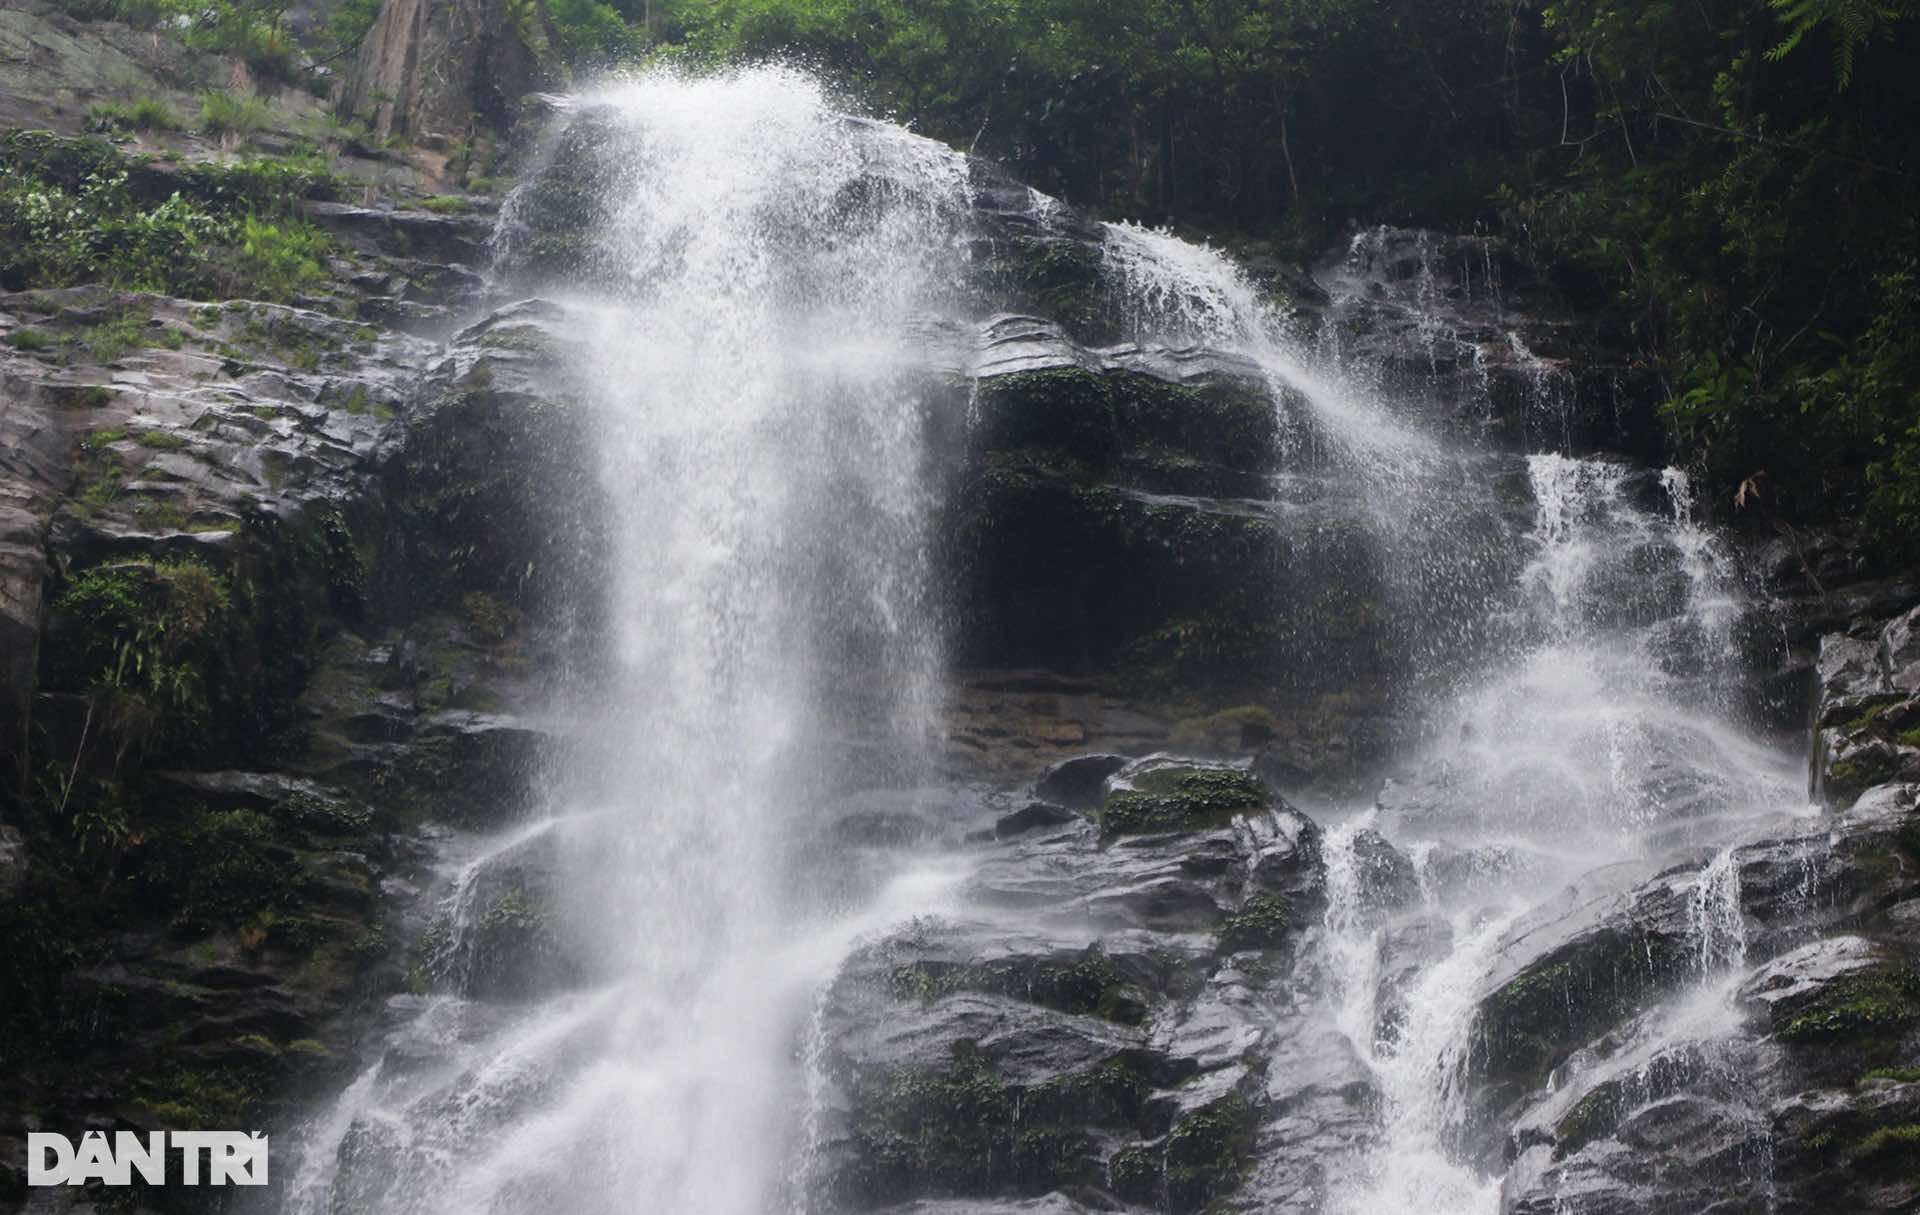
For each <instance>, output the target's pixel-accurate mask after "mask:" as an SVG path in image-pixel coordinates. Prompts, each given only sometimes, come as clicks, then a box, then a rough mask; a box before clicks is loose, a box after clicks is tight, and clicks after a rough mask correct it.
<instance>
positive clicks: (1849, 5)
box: [1767, 0, 1920, 89]
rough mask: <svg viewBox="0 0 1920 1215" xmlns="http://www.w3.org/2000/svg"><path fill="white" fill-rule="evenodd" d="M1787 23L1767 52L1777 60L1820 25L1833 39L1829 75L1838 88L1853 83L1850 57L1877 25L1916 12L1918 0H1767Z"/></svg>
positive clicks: (1864, 42)
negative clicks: (1783, 32)
mask: <svg viewBox="0 0 1920 1215" xmlns="http://www.w3.org/2000/svg"><path fill="white" fill-rule="evenodd" d="M1767 6H1768V7H1769V8H1771V9H1773V12H1774V16H1775V17H1776V18H1777V19H1778V20H1779V21H1780V22H1781V23H1782V24H1784V25H1785V26H1786V27H1787V34H1786V37H1785V38H1783V39H1781V41H1780V43H1779V45H1778V46H1775V47H1774V48H1773V49H1772V50H1769V51H1768V52H1767V58H1768V59H1771V60H1774V61H1775V62H1778V61H1779V60H1782V59H1785V58H1786V57H1787V56H1788V55H1791V54H1793V52H1794V51H1795V50H1796V49H1798V47H1799V46H1800V44H1801V43H1802V42H1805V41H1806V39H1807V35H1809V34H1811V33H1813V32H1814V31H1815V30H1817V29H1819V28H1821V27H1822V26H1825V27H1827V36H1828V38H1830V39H1831V40H1832V42H1833V76H1834V80H1835V81H1836V82H1837V83H1838V84H1839V86H1840V87H1841V88H1843V89H1844V88H1846V87H1847V86H1848V85H1849V84H1851V83H1853V65H1854V57H1855V55H1856V54H1857V53H1858V52H1859V50H1860V48H1861V47H1862V46H1865V45H1866V44H1867V43H1868V42H1869V41H1870V40H1872V38H1873V37H1874V36H1875V35H1876V34H1878V33H1880V31H1881V29H1882V28H1883V27H1885V26H1887V25H1890V24H1892V23H1893V22H1895V21H1898V20H1900V19H1901V18H1903V17H1912V16H1915V15H1916V14H1920V0H1767Z"/></svg>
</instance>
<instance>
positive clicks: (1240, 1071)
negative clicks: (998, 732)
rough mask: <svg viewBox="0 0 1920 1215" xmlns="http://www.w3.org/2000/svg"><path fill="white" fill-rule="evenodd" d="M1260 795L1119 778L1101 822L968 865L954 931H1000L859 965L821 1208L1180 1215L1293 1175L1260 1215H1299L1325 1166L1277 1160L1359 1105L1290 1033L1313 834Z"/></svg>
mask: <svg viewBox="0 0 1920 1215" xmlns="http://www.w3.org/2000/svg"><path fill="white" fill-rule="evenodd" d="M1096 762H1097V761H1096ZM1089 767H1090V765H1089V764H1088V763H1087V762H1086V761H1069V764H1067V765H1063V766H1062V767H1061V768H1057V769H1055V770H1054V772H1053V773H1051V774H1049V775H1048V776H1047V777H1045V778H1043V779H1042V780H1041V781H1040V782H1039V787H1040V788H1041V789H1059V788H1062V787H1064V786H1065V785H1067V784H1070V783H1072V781H1073V780H1075V779H1077V774H1078V773H1079V772H1083V771H1087V770H1089ZM1228 789H1231V790H1232V792H1231V793H1225V792H1220V793H1217V794H1216V790H1228ZM1268 797H1269V795H1268V794H1267V793H1266V792H1265V791H1264V790H1262V789H1261V788H1260V786H1259V784H1258V782H1257V781H1255V780H1253V779H1252V778H1251V777H1250V776H1249V775H1248V774H1247V773H1245V772H1244V770H1239V769H1231V768H1218V767H1207V766H1196V765H1193V764H1190V763H1183V762H1179V761H1174V760H1170V759H1157V760H1149V761H1145V762H1143V763H1141V764H1136V765H1133V766H1132V767H1130V768H1128V769H1124V770H1122V771H1120V772H1116V773H1113V774H1112V775H1110V776H1109V777H1108V778H1107V780H1106V786H1105V791H1104V793H1103V795H1102V796H1101V798H1100V799H1099V800H1100V805H1099V806H1098V808H1094V807H1092V806H1088V807H1087V808H1086V809H1085V810H1084V811H1082V812H1080V813H1075V812H1072V811H1064V810H1063V815H1064V816H1062V815H1054V816H1048V818H1047V820H1046V821H1043V822H1038V823H1035V824H1034V825H1032V826H1029V827H1027V828H1026V829H1024V830H1021V831H1018V832H1016V833H1010V834H1006V835H1004V836H1002V837H1000V838H998V839H997V840H996V842H993V843H988V844H985V845H983V847H984V850H985V851H984V854H983V855H982V857H981V859H980V864H979V866H978V868H977V869H976V870H975V872H974V875H973V877H972V879H971V881H970V882H969V898H968V906H969V907H970V908H972V909H973V910H972V911H971V912H970V913H969V914H970V915H977V916H985V917H997V916H998V915H1005V916H1007V917H1009V918H1008V919H1006V920H1004V921H1003V920H1001V919H999V918H982V919H971V918H969V919H955V920H943V921H940V922H922V923H919V924H918V925H917V926H916V927H915V928H914V929H913V930H911V931H910V932H909V933H907V934H904V935H899V936H894V937H890V938H888V939H886V940H884V941H882V942H879V943H877V944H875V945H874V946H872V947H870V948H868V949H866V950H863V951H862V952H861V953H859V954H858V955H856V957H855V958H854V959H853V960H852V961H851V962H850V963H849V964H848V965H847V967H846V968H845V969H844V970H843V972H842V974H841V975H840V977H839V979H838V980H837V981H836V982H835V984H834V986H833V989H832V991H831V993H830V995H829V997H828V1004H827V1008H826V1012H825V1018H824V1023H825V1024H826V1025H827V1026H828V1027H829V1035H830V1037H829V1042H828V1044H827V1048H826V1049H827V1051H828V1058H827V1062H826V1066H827V1067H828V1069H829V1070H830V1072H831V1073H832V1074H833V1075H834V1077H835V1079H836V1081H837V1084H836V1092H837V1093H838V1094H839V1097H838V1100H837V1101H836V1102H835V1103H834V1105H833V1106H832V1107H831V1108H830V1109H828V1110H826V1111H824V1114H825V1116H826V1117H827V1119H828V1122H827V1124H826V1130H825V1132H824V1135H825V1138H824V1142H823V1145H822V1147H821V1149H820V1150H821V1152H822V1160H823V1162H824V1163H823V1167H822V1168H821V1169H820V1171H819V1173H818V1175H817V1176H818V1180H819V1184H820V1185H821V1186H822V1188H823V1191H824V1192H825V1194H826V1195H827V1196H829V1197H831V1199H832V1200H833V1201H835V1202H837V1203H839V1204H841V1206H842V1207H843V1208H844V1209H852V1210H871V1209H875V1208H880V1207H887V1208H888V1209H892V1208H891V1207H889V1206H888V1204H890V1203H894V1202H898V1201H900V1200H903V1199H908V1198H912V1197H916V1196H921V1195H928V1194H943V1195H947V1196H950V1197H954V1198H973V1199H979V1200H985V1199H999V1200H1002V1201H1004V1200H1008V1199H1011V1198H1015V1197H1018V1196H1022V1195H1027V1196H1037V1195H1040V1194H1044V1193H1047V1192H1049V1191H1054V1192H1057V1193H1059V1194H1064V1195H1075V1196H1079V1197H1080V1198H1082V1199H1083V1200H1084V1201H1088V1202H1092V1203H1096V1204H1102V1205H1105V1204H1111V1203H1112V1202H1113V1201H1114V1199H1116V1198H1118V1199H1120V1200H1123V1201H1126V1202H1128V1203H1132V1204H1138V1205H1140V1206H1142V1207H1146V1208H1148V1209H1154V1210H1168V1211H1179V1212H1192V1211H1199V1210H1203V1209H1207V1210H1211V1209H1218V1207H1219V1204H1221V1203H1223V1202H1226V1201H1228V1200H1229V1198H1230V1196H1231V1195H1233V1194H1235V1193H1236V1192H1238V1191H1239V1190H1240V1189H1241V1186H1242V1183H1243V1182H1244V1181H1245V1180H1246V1179H1247V1178H1248V1177H1250V1176H1251V1175H1252V1173H1253V1172H1254V1171H1255V1170H1257V1169H1263V1168H1272V1167H1275V1166H1277V1165H1280V1164H1281V1163H1282V1161H1285V1160H1292V1163H1293V1164H1295V1165H1296V1166H1301V1171H1299V1172H1298V1173H1295V1174H1293V1177H1292V1181H1293V1184H1294V1186H1295V1187H1296V1189H1297V1191H1298V1195H1299V1201H1298V1205H1292V1206H1286V1207H1283V1208H1272V1207H1265V1208H1263V1209H1286V1210H1302V1211H1304V1210H1309V1209H1312V1207H1311V1203H1312V1201H1313V1195H1314V1193H1315V1192H1316V1185H1315V1183H1314V1181H1313V1177H1314V1176H1316V1175H1317V1169H1318V1168H1319V1165H1320V1163H1321V1162H1313V1161H1311V1160H1309V1159H1301V1158H1296V1157H1291V1156H1289V1154H1288V1153H1289V1149H1288V1146H1287V1145H1288V1144H1290V1143H1292V1144H1298V1143H1300V1142H1302V1141H1303V1140H1304V1141H1309V1142H1310V1141H1312V1140H1313V1139H1314V1138H1315V1132H1316V1130H1320V1129H1325V1128H1331V1129H1332V1130H1338V1131H1344V1132H1349V1133H1350V1132H1351V1131H1352V1130H1353V1128H1354V1127H1355V1126H1356V1125H1357V1124H1358V1123H1359V1122H1361V1121H1362V1120H1363V1112H1362V1111H1363V1107H1364V1094H1365V1089H1366V1084H1365V1081H1364V1080H1363V1079H1362V1078H1361V1076H1360V1075H1359V1072H1358V1069H1357V1068H1356V1067H1355V1066H1354V1063H1353V1061H1352V1059H1351V1056H1350V1054H1344V1053H1343V1050H1342V1046H1341V1044H1338V1043H1336V1042H1329V1041H1325V1040H1317V1039H1316V1040H1312V1044H1311V1045H1309V1036H1308V1035H1307V1034H1306V1033H1304V1032H1303V1030H1302V1023H1303V1021H1304V1019H1305V1018H1304V1016H1303V1013H1302V1009H1301V1004H1302V1003H1303V998H1302V997H1303V993H1302V992H1301V990H1300V989H1299V986H1298V985H1297V984H1296V983H1295V982H1294V981H1291V980H1289V979H1288V977H1287V976H1288V975H1289V974H1290V973H1291V971H1292V969H1293V961H1294V959H1293V953H1294V948H1295V945H1296V943H1297V941H1298V940H1299V937H1300V934H1301V932H1302V931H1305V930H1306V929H1307V928H1308V927H1309V926H1310V925H1311V924H1312V923H1314V921H1315V917H1316V915H1317V914H1318V910H1319V908H1320V907H1321V905H1322V904H1321V899H1322V894H1321V880H1322V879H1321V863H1320V858H1319V853H1318V847H1319V832H1318V830H1317V829H1316V828H1315V827H1314V826H1313V824H1312V823H1311V822H1309V821H1308V820H1307V819H1306V818H1304V817H1303V816H1301V815H1300V814H1299V813H1298V812H1297V811H1295V810H1293V809H1291V808H1290V807H1288V806H1286V805H1285V804H1284V803H1278V802H1275V803H1274V804H1273V805H1271V806H1269V805H1266V804H1264V803H1266V802H1267V800H1268ZM1249 799H1252V800H1251V802H1249ZM1082 800H1084V799H1082ZM1147 801H1151V802H1152V804H1151V805H1148V804H1146V802H1147ZM1123 806H1124V807H1125V810H1124V822H1123V823H1122V818H1123V811H1122V807H1123ZM1023 813H1026V812H1023ZM1030 817H1037V816H1031V815H1030ZM1146 818H1151V819H1153V825H1154V830H1153V831H1152V833H1150V834H1132V833H1130V832H1132V831H1134V830H1136V829H1138V828H1139V827H1141V826H1142V825H1144V822H1143V820H1144V819H1146ZM1117 823H1120V824H1121V826H1122V827H1123V829H1124V830H1125V831H1126V832H1129V833H1126V834H1119V835H1117V836H1116V824H1117ZM1015 923H1017V924H1018V926H1019V927H1018V928H1017V929H1015V928H1011V927H1010V925H1012V924H1015ZM1282 1111H1284V1113H1283V1112H1282ZM1320 1142H1325V1141H1324V1140H1320ZM1309 1154H1310V1151H1309ZM915 1209H918V1208H915ZM996 1209H999V1208H996Z"/></svg>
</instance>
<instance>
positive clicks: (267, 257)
mask: <svg viewBox="0 0 1920 1215" xmlns="http://www.w3.org/2000/svg"><path fill="white" fill-rule="evenodd" d="M327 246H328V241H327V237H326V234H325V233H324V232H321V231H320V230H319V229H318V228H315V227H312V226H311V225H308V224H299V223H269V222H267V221H264V220H258V219H255V218H254V217H253V216H251V215H249V216H247V217H245V218H244V219H242V220H241V221H240V248H239V250H238V255H239V256H238V266H239V269H240V273H241V275H242V276H243V277H244V278H245V279H246V281H247V282H248V283H250V284H251V285H252V289H253V293H254V294H255V295H258V296H260V297H261V298H262V299H270V300H284V299H287V298H289V297H291V296H292V295H293V294H294V293H295V292H296V291H298V290H299V289H300V288H302V287H305V286H308V285H309V284H311V283H313V282H315V281H317V280H319V279H321V278H324V277H325V276H326V272H325V271H324V270H323V269H322V268H321V264H320V259H321V258H322V257H324V256H325V255H326V251H327Z"/></svg>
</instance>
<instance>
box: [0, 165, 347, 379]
mask: <svg viewBox="0 0 1920 1215" xmlns="http://www.w3.org/2000/svg"><path fill="white" fill-rule="evenodd" d="M332 187H333V181H332V178H331V177H330V176H329V175H328V174H326V173H325V172H324V170H319V169H317V168H315V167H313V166H310V165H303V164H284V163H277V162H267V161H251V162H244V163H241V164H234V165H217V164H201V165H193V166H188V167H185V168H182V169H181V170H179V171H178V172H177V173H172V174H162V173H158V172H156V171H154V170H153V169H151V168H149V167H148V166H146V165H144V164H143V163H141V162H139V161H136V160H133V159H130V158H127V157H125V156H123V155H121V154H120V153H119V152H118V151H117V150H116V149H114V148H113V146H112V145H111V144H108V143H106V142H105V141H104V140H99V139H80V140H69V139H63V138H61V137H59V136H57V135H53V134H50V133H48V132H44V131H14V132H10V133H8V134H5V135H0V285H4V286H5V287H7V288H8V289H22V288H27V287H37V286H68V285H72V284H75V283H101V284H104V285H106V286H110V287H118V288H129V289H133V290H139V291H155V292H163V293H166V294H170V295H179V296H186V297H189V298H196V299H212V298H223V297H228V296H233V295H244V294H248V293H257V294H260V295H263V296H267V297H270V298H281V297H284V296H286V295H288V294H290V293H292V292H293V291H295V290H297V289H299V288H300V287H301V286H303V285H305V284H308V283H310V282H312V281H313V280H314V278H315V277H316V276H318V275H319V274H320V265H319V258H320V257H321V256H322V254H323V252H324V250H325V248H326V243H325V237H324V236H323V235H322V234H321V233H320V232H319V231H318V230H317V229H315V228H313V227H312V226H310V225H308V224H306V223H304V222H303V221H300V220H298V219H295V218H293V217H292V214H291V213H292V209H293V205H294V203H295V202H296V201H297V200H298V199H300V198H302V197H305V196H308V195H312V194H323V193H326V192H328V191H330V190H331V189H332ZM115 324H117V325H118V326H119V328H113V329H109V330H108V331H107V332H106V333H104V334H102V333H100V332H99V331H96V333H95V334H94V335H92V336H93V338H98V337H103V336H104V337H118V338H123V339H126V340H127V341H131V340H132V339H134V338H135V337H137V336H138V327H139V325H140V324H141V322H138V321H136V320H130V319H127V318H120V319H119V320H118V321H116V322H115ZM129 326H132V327H131V328H129ZM162 336H164V335H162ZM90 340H91V339H90ZM122 347H123V348H124V347H125V342H123V343H122Z"/></svg>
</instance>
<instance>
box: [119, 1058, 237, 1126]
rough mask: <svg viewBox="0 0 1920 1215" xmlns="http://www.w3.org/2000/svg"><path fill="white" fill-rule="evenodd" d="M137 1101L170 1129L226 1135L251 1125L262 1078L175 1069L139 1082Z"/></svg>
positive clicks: (232, 1072)
mask: <svg viewBox="0 0 1920 1215" xmlns="http://www.w3.org/2000/svg"><path fill="white" fill-rule="evenodd" d="M133 1091H134V1094H135V1097H136V1100H138V1102H139V1103H140V1104H141V1105H144V1106H145V1107H147V1109H148V1110H149V1111H150V1112H151V1113H152V1114H153V1116H154V1117H155V1118H156V1119H158V1120H159V1121H160V1122H161V1123H163V1124H164V1125H166V1126H169V1127H175V1128H180V1129H186V1130H209V1131H216V1130H217V1131H225V1130H232V1129H234V1128H235V1127H247V1126H250V1125H252V1122H253V1118H254V1115H255V1112H256V1111H257V1110H258V1108H259V1105H260V1098H261V1092H262V1084H261V1077H260V1076H259V1075H257V1074H254V1073H251V1072H248V1071H245V1070H242V1069H239V1068H232V1067H228V1068H208V1069H192V1068H174V1069H171V1070H168V1071H166V1072H163V1073H162V1074H161V1075H159V1076H157V1077H154V1078H152V1079H148V1080H143V1081H136V1082H135V1084H134V1085H133Z"/></svg>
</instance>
